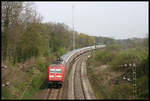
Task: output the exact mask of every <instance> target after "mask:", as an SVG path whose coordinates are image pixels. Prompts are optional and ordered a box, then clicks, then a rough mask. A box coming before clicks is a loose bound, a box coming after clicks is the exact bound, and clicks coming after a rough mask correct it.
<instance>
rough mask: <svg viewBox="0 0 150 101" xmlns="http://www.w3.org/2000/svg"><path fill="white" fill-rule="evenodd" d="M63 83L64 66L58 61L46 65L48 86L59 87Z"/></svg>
mask: <svg viewBox="0 0 150 101" xmlns="http://www.w3.org/2000/svg"><path fill="white" fill-rule="evenodd" d="M63 83H64V66H63V65H62V64H61V62H60V61H56V62H55V63H54V64H51V65H50V66H49V67H48V85H49V87H54V88H61V87H62V84H63Z"/></svg>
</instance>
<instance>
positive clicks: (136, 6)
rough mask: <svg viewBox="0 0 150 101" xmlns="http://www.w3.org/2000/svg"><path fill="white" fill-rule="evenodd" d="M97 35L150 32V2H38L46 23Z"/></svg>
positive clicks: (120, 37) (116, 35) (132, 34)
mask: <svg viewBox="0 0 150 101" xmlns="http://www.w3.org/2000/svg"><path fill="white" fill-rule="evenodd" d="M72 5H74V29H75V30H76V31H78V32H79V33H80V32H82V33H86V34H88V35H94V36H105V37H112V38H115V39H126V38H132V37H140V38H141V37H145V36H146V33H148V25H149V23H148V22H149V21H148V20H149V19H148V2H57V3H56V2H35V6H36V8H37V11H38V12H39V14H41V15H42V16H43V22H56V23H57V22H59V23H64V24H66V25H68V26H69V27H70V28H72Z"/></svg>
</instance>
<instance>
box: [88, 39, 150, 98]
mask: <svg viewBox="0 0 150 101" xmlns="http://www.w3.org/2000/svg"><path fill="white" fill-rule="evenodd" d="M129 40H130V42H129ZM148 40H149V39H148V37H146V38H143V39H136V40H135V39H127V40H122V41H120V40H119V41H118V40H116V43H114V44H108V45H107V47H106V48H104V49H99V50H97V51H96V52H95V54H93V55H92V57H91V58H89V59H88V62H87V66H88V67H87V68H88V69H87V71H88V77H89V79H90V82H91V84H92V87H93V90H94V92H96V96H97V98H98V99H148V98H149V88H148V85H149V76H148V74H149V64H148V63H149V62H148V61H149V54H148V49H149V47H148ZM127 43H128V44H127ZM133 64H135V65H136V92H137V93H136V96H135V95H134V93H133ZM104 65H105V67H106V68H103V67H104Z"/></svg>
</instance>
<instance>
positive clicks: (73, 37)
mask: <svg viewBox="0 0 150 101" xmlns="http://www.w3.org/2000/svg"><path fill="white" fill-rule="evenodd" d="M73 11H74V6H72V27H73V34H72V47H73V50H74V49H75V33H74V17H73V16H74V15H73V13H74V12H73Z"/></svg>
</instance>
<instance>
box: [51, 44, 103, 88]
mask: <svg viewBox="0 0 150 101" xmlns="http://www.w3.org/2000/svg"><path fill="white" fill-rule="evenodd" d="M104 47H105V45H95V46H89V47H84V48H80V49H75V50H73V51H70V52H68V53H67V54H65V55H63V56H62V57H63V59H62V58H61V57H58V58H57V60H56V61H54V62H53V63H52V64H51V65H50V66H49V67H48V87H54V88H61V87H62V86H63V84H64V73H65V67H64V65H63V64H65V63H66V62H68V60H69V59H70V57H72V58H75V57H77V56H79V55H81V54H83V53H85V52H88V51H91V50H94V49H95V50H96V49H98V48H104Z"/></svg>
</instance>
